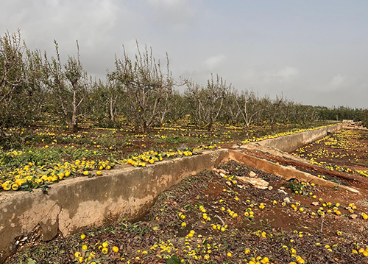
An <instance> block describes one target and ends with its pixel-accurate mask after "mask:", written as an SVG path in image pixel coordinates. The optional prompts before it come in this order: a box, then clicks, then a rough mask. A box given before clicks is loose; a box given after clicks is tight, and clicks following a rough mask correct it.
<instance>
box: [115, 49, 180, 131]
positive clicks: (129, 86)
mask: <svg viewBox="0 0 368 264" xmlns="http://www.w3.org/2000/svg"><path fill="white" fill-rule="evenodd" d="M123 48H124V47H123ZM115 65H116V69H115V71H114V72H113V73H112V74H110V80H115V81H116V84H117V85H121V87H122V88H123V92H124V97H123V98H122V100H123V101H124V103H123V105H124V108H123V109H124V110H123V111H124V114H125V116H126V117H127V119H128V120H129V122H131V123H132V124H133V125H134V126H135V127H136V129H137V130H140V131H141V132H143V133H146V132H147V131H148V129H149V128H151V127H152V126H153V125H154V124H155V122H163V121H164V120H165V118H166V116H167V113H168V111H169V109H170V107H171V104H170V102H169V100H170V98H171V95H172V93H173V79H172V74H171V72H170V69H169V58H168V55H167V54H166V73H163V72H162V69H161V63H160V61H159V60H157V61H156V59H155V58H154V57H153V54H152V48H148V47H147V46H145V49H144V51H141V50H140V48H139V44H138V42H137V54H136V55H135V59H134V60H132V59H131V58H130V57H129V56H128V54H127V52H126V50H125V48H124V55H123V58H122V59H116V60H115Z"/></svg>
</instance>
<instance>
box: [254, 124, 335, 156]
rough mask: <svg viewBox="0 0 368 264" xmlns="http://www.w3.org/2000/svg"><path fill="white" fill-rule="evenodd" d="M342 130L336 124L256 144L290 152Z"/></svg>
mask: <svg viewBox="0 0 368 264" xmlns="http://www.w3.org/2000/svg"><path fill="white" fill-rule="evenodd" d="M340 129H342V124H337V125H334V126H328V127H322V128H319V129H316V130H311V131H305V132H302V133H298V134H294V135H288V136H285V137H279V138H273V139H266V140H263V141H260V142H257V143H250V144H258V145H260V146H265V147H271V148H276V149H278V150H281V151H285V152H290V151H294V150H296V149H297V148H299V147H301V146H304V145H307V144H309V143H312V142H313V141H316V140H318V139H321V138H323V137H325V136H326V135H327V133H333V132H335V131H338V130H340Z"/></svg>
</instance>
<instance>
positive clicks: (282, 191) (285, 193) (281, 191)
mask: <svg viewBox="0 0 368 264" xmlns="http://www.w3.org/2000/svg"><path fill="white" fill-rule="evenodd" d="M277 192H278V193H281V194H284V195H287V192H285V191H284V190H280V189H278V190H277Z"/></svg>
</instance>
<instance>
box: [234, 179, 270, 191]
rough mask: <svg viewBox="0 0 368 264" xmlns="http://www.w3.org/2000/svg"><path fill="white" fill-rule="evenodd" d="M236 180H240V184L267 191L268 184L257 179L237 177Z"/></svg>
mask: <svg viewBox="0 0 368 264" xmlns="http://www.w3.org/2000/svg"><path fill="white" fill-rule="evenodd" d="M237 179H238V180H240V181H241V182H244V183H250V184H252V185H253V186H254V187H256V188H258V189H262V190H264V189H267V188H268V184H269V183H268V182H266V181H265V180H262V179H259V178H249V177H238V178H237Z"/></svg>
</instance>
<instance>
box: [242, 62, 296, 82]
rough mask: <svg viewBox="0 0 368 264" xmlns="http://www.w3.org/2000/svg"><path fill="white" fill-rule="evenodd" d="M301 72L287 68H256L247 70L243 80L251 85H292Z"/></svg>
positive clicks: (293, 68)
mask: <svg viewBox="0 0 368 264" xmlns="http://www.w3.org/2000/svg"><path fill="white" fill-rule="evenodd" d="M299 74H300V73H299V70H298V69H297V68H295V67H290V66H286V67H283V68H270V67H267V66H255V67H253V68H250V69H248V70H246V71H245V72H244V73H243V75H242V79H243V80H244V81H246V82H247V83H250V84H252V85H253V84H254V85H256V84H261V85H262V84H275V83H283V84H284V83H290V82H291V81H293V80H294V79H295V78H296V77H297V76H299Z"/></svg>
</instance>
